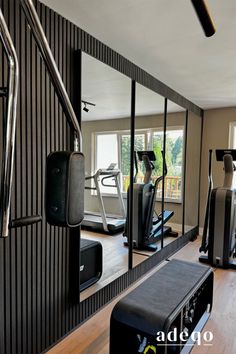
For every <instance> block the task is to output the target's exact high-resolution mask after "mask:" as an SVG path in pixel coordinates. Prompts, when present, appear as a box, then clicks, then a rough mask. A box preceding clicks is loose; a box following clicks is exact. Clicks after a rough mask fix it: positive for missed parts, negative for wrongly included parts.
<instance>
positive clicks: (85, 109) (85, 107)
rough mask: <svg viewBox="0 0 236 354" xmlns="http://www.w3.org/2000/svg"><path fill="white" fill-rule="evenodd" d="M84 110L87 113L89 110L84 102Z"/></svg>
mask: <svg viewBox="0 0 236 354" xmlns="http://www.w3.org/2000/svg"><path fill="white" fill-rule="evenodd" d="M83 110H84V111H85V112H86V113H88V112H89V109H88V108H87V106H86V103H85V104H84V108H83Z"/></svg>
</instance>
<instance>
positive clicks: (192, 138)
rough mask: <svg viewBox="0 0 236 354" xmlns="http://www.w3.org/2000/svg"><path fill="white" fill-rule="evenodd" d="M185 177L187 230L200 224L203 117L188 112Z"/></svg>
mask: <svg viewBox="0 0 236 354" xmlns="http://www.w3.org/2000/svg"><path fill="white" fill-rule="evenodd" d="M187 126H188V128H187V151H186V178H185V188H186V192H185V222H184V223H185V225H184V228H185V232H187V231H189V230H191V229H193V228H194V227H196V226H198V202H199V182H200V157H201V118H200V117H198V116H196V115H195V114H193V113H192V112H189V113H188V124H187Z"/></svg>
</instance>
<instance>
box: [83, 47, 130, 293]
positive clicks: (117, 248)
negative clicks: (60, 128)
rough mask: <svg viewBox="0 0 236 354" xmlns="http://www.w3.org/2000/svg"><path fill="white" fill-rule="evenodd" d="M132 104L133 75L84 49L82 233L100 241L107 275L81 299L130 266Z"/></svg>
mask: <svg viewBox="0 0 236 354" xmlns="http://www.w3.org/2000/svg"><path fill="white" fill-rule="evenodd" d="M130 107H131V81H130V79H129V78H127V77H126V76H124V75H122V74H121V73H119V72H118V71H116V70H114V69H112V68H110V67H109V66H107V65H105V64H103V63H101V62H99V61H97V60H96V59H94V58H92V57H90V56H89V55H87V54H84V53H83V56H82V124H81V126H82V133H83V153H84V155H85V177H86V191H85V218H84V221H83V223H82V230H81V239H85V240H86V242H87V240H89V241H94V242H98V243H99V244H100V249H102V266H103V267H102V268H103V269H102V272H101V278H100V279H99V280H98V281H97V282H96V283H95V284H94V285H92V286H90V287H88V288H87V289H86V290H84V291H83V292H82V293H81V300H83V299H84V298H86V297H87V296H89V295H90V294H92V293H93V292H95V291H97V290H98V289H100V288H101V287H103V286H105V285H107V284H108V283H110V282H111V281H112V280H114V279H115V278H117V277H119V276H120V275H122V274H123V273H125V272H127V270H128V247H125V246H124V244H123V241H124V237H123V231H124V225H125V220H126V200H127V199H126V192H127V188H128V184H129V168H130V155H129V144H130ZM82 242H84V241H82ZM96 257H98V255H96ZM92 263H94V258H93V260H92ZM81 274H82V272H81ZM81 276H82V275H81Z"/></svg>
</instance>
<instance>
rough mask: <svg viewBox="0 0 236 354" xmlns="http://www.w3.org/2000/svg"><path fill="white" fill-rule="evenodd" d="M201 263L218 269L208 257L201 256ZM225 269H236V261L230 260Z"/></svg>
mask: <svg viewBox="0 0 236 354" xmlns="http://www.w3.org/2000/svg"><path fill="white" fill-rule="evenodd" d="M198 259H199V262H201V263H204V264H210V265H211V266H213V267H217V265H214V264H212V262H211V261H210V260H209V258H208V256H200V257H199V258H198ZM222 268H224V269H236V260H235V261H234V260H229V261H228V262H227V264H225V265H224V267H222Z"/></svg>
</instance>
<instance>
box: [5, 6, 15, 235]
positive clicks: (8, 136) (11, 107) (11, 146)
mask: <svg viewBox="0 0 236 354" xmlns="http://www.w3.org/2000/svg"><path fill="white" fill-rule="evenodd" d="M0 40H1V42H2V43H3V47H4V50H5V53H6V56H7V59H8V65H9V72H8V92H7V93H8V95H7V97H8V98H7V117H6V129H5V139H3V144H4V145H3V156H2V174H1V190H0V193H1V194H0V197H1V205H0V210H1V213H0V214H1V215H0V218H1V230H0V237H7V236H8V232H9V219H10V204H11V191H12V179H13V165H14V150H15V135H16V107H17V94H18V84H19V65H18V60H17V55H16V51H15V48H14V45H13V42H12V39H11V36H10V33H9V31H8V28H7V25H6V22H5V19H4V17H3V14H2V11H1V9H0Z"/></svg>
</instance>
